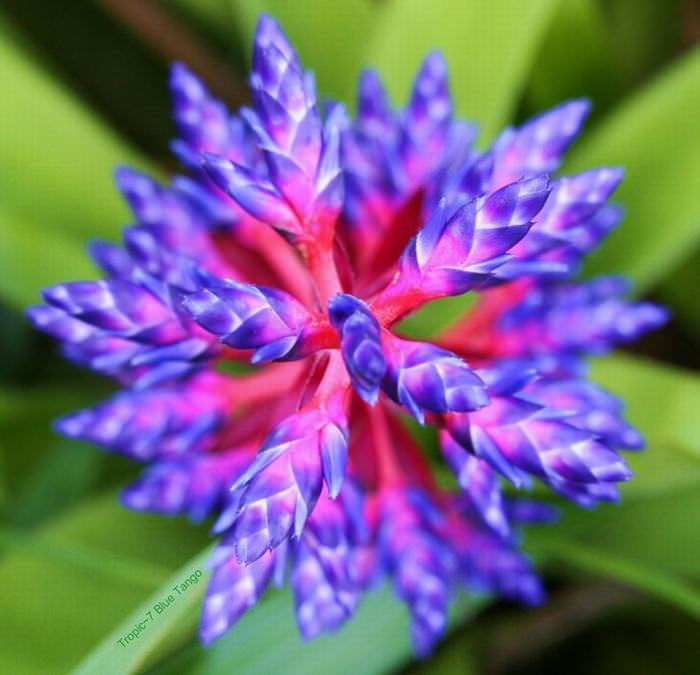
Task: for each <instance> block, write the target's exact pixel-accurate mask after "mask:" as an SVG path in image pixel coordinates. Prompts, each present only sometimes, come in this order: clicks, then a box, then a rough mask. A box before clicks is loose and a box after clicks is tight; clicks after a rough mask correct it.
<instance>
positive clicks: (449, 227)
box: [29, 16, 666, 654]
mask: <svg viewBox="0 0 700 675" xmlns="http://www.w3.org/2000/svg"><path fill="white" fill-rule="evenodd" d="M250 84H251V89H252V94H253V102H254V103H253V106H252V108H244V109H242V110H241V111H240V112H239V113H238V114H235V115H232V114H231V113H229V111H228V110H227V109H226V108H225V106H224V105H223V104H222V103H221V102H220V101H218V100H216V99H215V98H214V97H212V96H211V95H210V94H209V93H208V91H207V90H206V88H205V87H204V85H203V84H202V83H201V82H200V81H199V80H198V79H197V78H196V77H195V76H194V75H193V74H192V73H191V72H190V71H189V70H188V69H187V68H186V67H185V66H182V65H179V64H178V65H175V66H174V67H173V70H172V77H171V89H172V93H173V99H174V114H175V122H176V125H177V128H178V132H179V137H178V139H177V140H176V141H175V142H174V143H173V150H174V152H175V154H176V155H177V157H178V158H179V159H180V160H181V161H182V163H183V164H184V165H185V167H186V168H187V170H188V172H189V174H188V176H186V177H185V176H180V177H176V178H174V179H173V180H172V181H171V183H170V185H168V186H163V185H159V184H157V183H156V182H155V181H153V180H152V179H150V178H149V177H147V176H144V175H141V174H139V173H137V172H135V171H133V170H131V169H126V168H121V169H119V170H118V171H117V176H116V177H117V184H118V186H119V189H120V190H121V191H122V193H123V194H124V197H125V198H126V200H127V202H128V203H129V205H130V207H131V209H132V212H133V217H134V222H135V224H134V225H132V226H130V227H128V228H126V229H125V232H124V246H122V247H120V246H115V245H111V244H104V243H98V244H95V245H93V247H92V255H93V257H94V258H95V261H96V262H97V264H98V265H99V266H100V267H101V268H102V270H103V271H104V279H102V280H101V281H95V282H71V283H63V284H59V285H57V286H54V287H52V288H49V289H47V290H45V291H44V300H45V304H43V305H41V306H37V307H33V308H30V310H29V315H30V317H31V319H32V320H33V321H34V323H35V324H36V326H37V327H39V328H40V329H42V330H44V331H45V332H47V333H49V334H50V335H52V336H54V337H56V338H57V339H59V340H60V341H61V343H62V349H63V353H64V354H65V356H66V357H67V358H69V359H71V360H73V361H75V362H76V363H78V364H80V365H83V366H87V367H89V368H92V369H94V370H96V371H98V372H100V373H104V374H106V375H110V376H112V377H115V378H116V379H117V380H118V381H119V383H120V384H121V386H122V387H123V391H121V392H120V393H118V394H117V395H116V396H115V397H114V398H113V399H112V400H110V401H107V402H105V403H102V404H99V405H97V406H96V407H94V408H92V409H88V410H83V411H79V412H77V413H75V414H72V415H69V416H67V417H65V418H63V419H61V420H59V421H58V423H57V429H58V430H59V431H60V432H61V433H63V434H65V435H67V436H70V437H73V438H79V439H83V440H87V441H91V442H94V443H97V444H100V445H102V446H104V447H105V448H106V449H107V450H108V451H110V452H118V453H121V454H124V455H127V456H129V457H131V458H133V459H136V460H138V461H141V462H144V463H146V464H147V467H146V469H145V472H144V474H143V475H142V477H141V478H140V479H139V480H138V481H137V482H136V483H135V484H133V485H131V486H129V487H127V488H126V490H125V491H124V493H123V496H122V499H123V501H124V503H125V505H127V506H128V507H130V508H134V509H137V510H147V511H156V512H162V513H168V514H174V513H186V514H188V515H190V517H192V518H194V519H197V520H200V519H203V518H206V517H209V516H215V517H216V524H215V527H214V532H215V533H216V534H217V535H221V541H220V544H219V546H218V548H217V551H216V553H215V555H214V557H213V560H212V566H213V569H214V571H213V577H212V580H211V583H210V585H209V589H208V593H207V596H206V599H205V602H204V609H203V617H202V627H201V636H202V639H203V641H204V642H206V643H208V642H210V641H212V640H214V639H216V638H217V637H219V636H220V635H221V634H223V633H224V632H226V631H227V630H229V629H230V628H231V627H232V626H233V625H234V624H235V623H236V621H238V619H239V618H240V617H241V616H242V615H243V614H244V613H245V612H246V611H247V610H248V609H249V608H250V607H252V606H253V605H254V604H255V603H256V602H257V601H258V599H259V598H260V597H261V596H262V594H263V593H264V591H265V589H266V588H267V587H268V586H269V584H270V583H273V582H274V583H282V582H283V581H284V579H285V577H287V575H288V576H289V578H290V582H291V586H292V589H293V592H294V598H295V607H296V615H297V620H298V623H299V627H300V631H301V633H302V635H303V636H304V637H305V638H311V637H314V636H315V635H318V634H319V633H321V632H323V631H333V630H336V629H337V628H338V627H339V626H341V625H342V624H343V623H344V622H345V621H346V620H347V619H348V618H349V617H351V616H352V615H353V613H354V611H355V608H356V607H357V606H358V604H359V602H360V601H361V598H362V595H363V593H364V592H365V591H366V590H367V589H368V588H370V587H371V586H372V585H373V584H374V583H375V582H376V581H377V580H379V579H381V578H382V577H389V578H390V579H391V582H392V584H393V586H394V588H395V591H396V595H397V596H398V597H399V598H400V599H401V600H402V601H403V602H404V603H405V604H406V605H407V607H408V610H409V612H410V615H411V620H412V635H413V639H414V643H415V646H416V650H417V652H418V653H419V654H428V653H429V652H430V651H431V649H432V648H433V646H434V645H435V643H436V641H437V640H439V638H440V636H441V635H442V634H443V632H444V630H445V626H446V623H447V608H448V604H449V601H450V598H451V597H452V596H453V595H454V592H455V591H456V590H457V589H458V588H467V589H474V590H477V591H487V592H491V593H496V594H501V595H503V596H506V597H509V598H513V599H515V600H519V601H521V602H524V603H527V604H533V603H537V602H540V601H541V600H542V598H543V589H542V586H541V584H540V582H539V580H538V578H537V576H536V574H535V573H534V571H533V570H532V568H531V566H530V563H529V561H528V559H527V557H526V556H525V555H524V554H523V553H522V552H521V551H520V550H519V539H518V536H517V532H516V530H517V527H518V525H519V524H520V523H523V522H537V521H542V520H550V519H551V517H552V513H551V509H548V508H547V506H546V505H544V504H540V503H537V502H533V501H530V500H514V499H512V498H511V497H510V496H508V494H507V493H506V492H504V489H503V487H504V482H509V483H511V484H512V485H513V486H514V487H515V488H521V489H522V488H525V489H527V488H529V487H530V486H531V485H532V484H533V481H534V480H538V481H540V482H541V483H544V484H545V485H547V486H549V487H550V488H552V490H554V491H555V492H556V493H558V494H559V495H562V496H563V497H566V498H568V499H570V500H573V501H574V502H576V503H577V504H580V505H581V506H584V507H592V506H594V505H595V504H596V503H597V502H599V501H605V500H616V499H618V498H619V493H618V484H619V483H620V482H622V481H625V480H627V479H629V478H630V477H631V475H632V472H631V471H630V469H629V468H628V466H627V464H626V462H625V460H624V458H623V457H622V455H621V454H620V452H619V451H620V450H636V449H639V448H641V446H642V444H643V442H642V439H641V437H640V435H639V433H638V432H637V431H636V430H635V429H633V428H632V427H631V426H629V425H628V424H627V423H626V422H625V421H624V420H623V417H622V415H623V406H622V403H621V402H620V401H618V400H617V399H616V398H615V397H614V396H613V395H612V394H610V393H608V392H606V391H603V390H602V389H600V388H598V387H597V386H596V385H595V384H593V383H592V382H590V381H589V380H588V379H587V374H586V365H585V360H584V359H585V357H586V355H587V354H600V353H604V352H606V351H608V350H610V349H611V348H613V347H614V346H616V345H617V344H620V343H623V342H625V341H628V340H631V339H633V338H635V337H637V336H638V335H641V334H642V333H644V332H646V331H648V330H650V329H653V328H655V327H657V326H659V325H661V324H663V323H664V321H665V320H666V312H665V310H663V309H662V308H660V307H658V306H656V305H653V304H651V303H647V302H634V301H630V300H627V299H625V297H624V296H625V294H626V292H627V290H628V289H627V284H626V282H625V281H624V280H623V279H620V278H616V277H602V278H598V279H593V280H589V281H585V282H580V281H575V280H574V277H575V275H576V273H577V270H578V267H579V263H580V261H581V259H582V258H583V256H585V254H587V253H588V252H589V251H590V250H591V249H592V248H594V247H595V246H596V245H597V244H598V243H599V242H600V241H601V240H602V238H603V237H604V236H605V235H606V234H607V233H608V232H609V231H610V230H611V229H612V228H614V227H615V226H616V225H617V223H618V222H619V220H620V218H621V211H620V209H619V208H618V207H617V206H615V205H611V204H609V203H608V199H609V198H610V196H611V195H612V193H613V192H614V190H615V188H616V187H617V185H618V183H619V182H620V180H621V179H622V171H621V170H620V169H618V168H607V167H606V168H601V169H592V170H590V171H587V172H584V173H582V174H579V175H576V176H566V177H557V176H556V175H555V174H556V171H557V169H558V167H559V165H560V162H561V159H562V156H563V154H564V152H565V151H566V150H567V148H568V147H569V145H570V144H571V143H572V142H573V140H574V139H575V137H576V136H577V134H578V133H579V131H580V128H581V125H582V124H583V121H584V119H585V117H586V115H587V112H588V104H587V103H586V102H585V101H581V100H579V101H571V102H569V103H565V104H563V105H560V106H559V107H557V108H555V109H553V110H551V111H549V112H547V113H544V114H542V115H540V116H538V117H536V118H534V119H532V120H530V121H528V122H526V123H525V124H523V125H522V126H520V127H517V128H510V129H507V130H506V131H504V132H503V133H502V134H501V135H500V136H499V137H498V138H497V139H496V141H495V142H494V143H493V144H492V145H491V147H490V148H489V149H488V150H486V151H483V152H481V151H478V150H477V149H476V147H475V146H474V144H473V140H474V136H475V132H474V128H473V127H472V126H471V125H469V124H467V123H465V122H463V121H461V120H459V119H458V118H457V117H456V116H455V115H454V112H453V109H452V103H451V98H450V93H449V87H448V83H447V69H446V65H445V63H444V61H443V59H442V57H441V56H440V55H439V54H438V53H431V54H429V55H428V56H427V58H426V59H425V61H424V63H423V65H422V67H421V69H420V71H419V73H418V75H417V77H416V81H415V84H414V87H413V91H412V93H411V96H410V99H409V102H408V104H407V106H406V107H405V108H403V109H401V110H395V109H393V108H392V107H391V105H390V104H389V102H388V98H387V96H386V93H385V92H384V89H383V86H382V84H381V81H380V80H379V78H378V76H377V74H376V73H374V72H373V71H367V72H365V73H364V74H363V75H362V78H361V80H360V85H359V92H358V110H357V115H356V117H355V118H354V119H352V118H351V117H350V116H349V115H348V114H347V113H346V111H345V109H344V108H343V106H341V105H339V104H336V103H331V104H329V105H328V106H326V109H325V114H321V110H320V106H319V104H318V102H317V98H316V90H315V86H314V80H313V77H312V75H311V74H310V73H307V72H305V71H304V70H303V68H302V65H301V63H300V61H299V58H298V56H297V55H296V53H295V51H294V49H293V47H292V46H291V45H290V43H289V42H288V41H287V39H286V38H285V36H284V34H283V33H282V32H281V30H280V28H279V26H278V25H277V24H276V23H275V22H274V21H273V20H272V19H270V18H269V17H267V16H263V17H261V19H260V21H259V24H258V28H257V33H256V37H255V44H254V52H253V70H252V75H251V79H250ZM464 293H474V294H477V295H478V300H477V302H476V304H475V305H474V307H473V309H472V310H471V311H469V312H468V313H467V314H466V315H465V316H464V317H462V318H461V319H459V320H458V321H456V322H455V323H454V324H453V325H452V326H451V327H450V328H449V329H447V330H445V331H443V332H442V333H440V334H438V335H436V336H435V337H434V338H433V339H432V340H431V341H429V342H426V341H417V340H412V339H409V338H408V337H407V336H406V335H403V334H402V333H401V320H402V319H403V318H404V317H406V316H408V315H409V314H412V313H414V312H416V311H418V310H419V309H420V308H421V307H423V306H424V305H426V304H427V303H429V302H431V301H433V300H436V299H439V298H443V297H446V296H451V295H461V294H464ZM244 361H250V362H251V363H252V364H254V365H255V369H254V370H253V371H252V372H247V373H246V374H243V375H238V376H233V375H232V374H231V373H230V372H227V371H226V369H224V368H222V367H221V365H222V364H226V363H227V362H234V363H240V362H244ZM405 415H411V416H413V417H414V418H415V419H416V420H417V421H418V422H419V423H420V424H423V425H431V426H432V427H435V428H436V429H437V430H438V432H439V433H438V435H439V443H440V447H441V449H442V453H443V456H444V460H445V461H446V463H447V464H448V466H449V467H450V469H451V470H452V472H453V473H454V477H455V489H453V490H448V489H444V488H441V487H438V484H437V482H436V481H435V479H434V477H433V473H432V470H431V464H430V461H429V460H428V458H427V457H426V455H425V453H424V452H423V451H422V450H421V448H420V447H419V446H418V445H417V443H416V441H415V440H414V439H413V437H412V436H411V434H410V433H408V431H407V429H406V427H405V425H404V419H403V417H404V416H405Z"/></svg>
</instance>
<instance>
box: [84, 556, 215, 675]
mask: <svg viewBox="0 0 700 675" xmlns="http://www.w3.org/2000/svg"><path fill="white" fill-rule="evenodd" d="M210 555H211V549H210V548H207V549H206V550H204V551H202V552H201V553H199V554H198V555H196V556H195V557H194V558H193V559H192V560H189V561H188V562H187V563H185V565H183V566H182V567H181V568H180V569H179V570H177V572H175V573H174V574H173V575H172V576H171V577H170V578H169V579H168V580H167V581H166V582H165V583H164V584H162V585H161V586H160V587H159V588H158V589H157V590H156V591H155V592H154V593H153V594H152V595H150V596H149V597H148V598H147V599H146V600H145V601H144V602H143V603H141V604H140V605H139V606H138V607H137V608H136V609H135V610H134V611H133V612H132V613H131V614H129V616H127V617H126V618H125V619H124V620H123V621H121V622H120V623H119V625H118V626H117V627H116V628H115V629H114V630H112V631H111V632H110V633H109V635H107V637H106V638H104V640H103V641H102V642H101V643H100V644H99V645H98V647H97V648H96V649H94V650H92V651H91V652H90V654H89V655H88V657H87V658H86V659H85V660H84V661H82V662H81V663H80V665H79V666H78V667H77V668H76V669H75V671H73V672H74V673H75V675H101V674H102V673H113V674H114V675H117V673H133V672H136V670H137V669H139V668H140V667H141V666H143V664H144V662H145V660H146V659H147V658H148V656H149V654H150V653H151V652H152V651H153V650H154V649H155V647H157V645H158V644H159V643H160V642H161V641H163V640H164V639H165V637H166V636H167V635H168V633H169V632H170V631H173V630H175V629H176V627H177V626H178V624H179V622H181V621H182V620H183V619H185V618H186V617H187V615H188V613H190V612H191V611H192V609H193V608H195V607H197V606H198V605H199V601H200V600H201V598H202V596H203V594H204V589H205V587H206V583H207V579H208V573H205V564H206V562H207V560H208V558H209V556H210ZM197 572H201V576H197V575H196V573H197ZM192 577H194V579H195V585H193V586H190V587H189V588H187V589H186V590H185V591H182V592H178V591H175V590H174V587H176V586H177V585H178V584H181V583H182V582H184V581H186V580H188V579H189V578H192ZM169 598H172V600H170V603H171V604H169V605H168V606H166V607H165V608H164V609H162V610H161V612H160V613H158V611H157V609H156V604H157V603H161V602H163V601H166V602H167V601H168V599H169ZM139 624H140V625H141V626H143V627H144V628H143V631H142V632H140V633H139V634H138V635H136V636H135V637H134V638H133V639H132V640H131V641H127V640H126V636H127V635H129V634H130V633H131V632H132V631H133V630H134V627H135V626H137V625H139Z"/></svg>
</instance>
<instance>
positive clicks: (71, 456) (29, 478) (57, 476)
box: [0, 383, 106, 525]
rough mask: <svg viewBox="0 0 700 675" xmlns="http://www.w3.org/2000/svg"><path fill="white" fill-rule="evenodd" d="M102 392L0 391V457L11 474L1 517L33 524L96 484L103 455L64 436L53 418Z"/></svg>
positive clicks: (87, 389)
mask: <svg viewBox="0 0 700 675" xmlns="http://www.w3.org/2000/svg"><path fill="white" fill-rule="evenodd" d="M102 393H103V390H102V389H100V388H97V387H95V386H86V385H83V384H78V383H74V386H73V387H71V388H70V389H69V390H68V391H65V388H63V387H58V386H42V387H31V388H29V387H27V388H24V389H19V388H18V389H4V390H3V389H0V428H2V430H3V434H2V441H3V442H2V447H0V456H2V461H3V465H4V467H5V470H6V471H7V473H8V475H10V476H11V477H12V483H11V485H10V490H9V496H10V499H8V501H7V503H6V505H5V508H4V509H3V516H4V517H5V518H7V519H8V520H9V521H11V522H13V523H17V524H22V525H28V524H31V523H34V522H36V521H37V520H38V519H39V518H41V517H42V516H44V515H55V514H56V513H57V511H58V510H59V509H60V508H63V507H64V506H66V505H68V504H70V503H71V502H72V501H75V500H76V499H78V498H79V497H80V495H81V494H85V493H86V492H87V491H88V489H89V488H90V487H91V486H93V485H94V483H95V480H96V478H97V470H98V468H99V467H100V465H101V463H102V461H103V460H104V459H105V458H106V456H105V453H99V452H96V451H95V450H94V448H91V447H89V446H87V445H83V444H80V443H77V442H70V441H67V440H65V439H62V438H61V437H60V436H58V435H56V433H55V432H54V431H53V429H52V422H53V420H54V419H55V418H56V417H57V416H59V415H61V414H65V413H67V412H69V411H71V410H72V409H75V408H79V407H82V406H85V405H88V404H90V403H92V402H94V401H95V400H96V399H97V398H98V397H99V396H100V395H101V394H102ZM64 465H65V466H64Z"/></svg>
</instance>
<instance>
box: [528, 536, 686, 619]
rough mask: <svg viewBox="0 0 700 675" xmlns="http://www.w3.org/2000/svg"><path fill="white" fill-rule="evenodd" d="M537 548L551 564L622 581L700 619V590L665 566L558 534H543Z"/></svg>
mask: <svg viewBox="0 0 700 675" xmlns="http://www.w3.org/2000/svg"><path fill="white" fill-rule="evenodd" d="M536 552H537V553H539V554H540V555H542V554H544V555H545V556H546V557H547V559H548V561H549V563H550V565H551V563H552V562H560V563H564V564H565V565H567V566H573V567H575V568H578V569H580V570H582V571H584V572H587V573H590V574H593V575H595V576H603V577H606V578H608V579H614V580H617V581H620V582H622V583H624V584H626V585H628V586H631V587H633V588H636V589H638V590H640V591H645V592H647V593H649V594H650V595H653V596H656V597H657V598H659V599H660V600H663V601H665V602H668V603H669V604H671V605H673V606H675V607H677V608H678V609H680V610H682V611H684V612H687V613H688V614H689V615H690V616H691V617H694V618H696V619H700V591H698V590H697V589H696V588H695V586H694V585H693V584H691V583H689V582H687V581H685V580H683V579H682V578H679V577H676V576H674V575H672V574H668V573H666V572H664V571H662V570H661V569H656V568H654V567H651V566H649V565H646V564H644V563H641V562H639V561H638V560H634V559H631V560H630V559H627V558H624V557H621V556H619V555H617V554H611V553H610V552H608V551H607V550H605V549H603V548H600V547H596V548H593V547H587V546H585V545H582V544H581V543H580V542H568V541H566V540H562V538H558V537H555V536H552V537H547V536H541V537H540V538H539V539H538V545H537V546H536Z"/></svg>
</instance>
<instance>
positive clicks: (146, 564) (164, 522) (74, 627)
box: [0, 494, 208, 675]
mask: <svg viewBox="0 0 700 675" xmlns="http://www.w3.org/2000/svg"><path fill="white" fill-rule="evenodd" d="M207 540H208V537H207V535H206V532H204V531H203V530H202V529H201V528H194V527H192V526H191V525H190V524H188V523H185V522H184V521H183V520H182V519H177V520H175V519H167V518H163V517H161V516H154V515H147V514H141V513H132V512H130V511H127V510H125V509H123V508H122V507H121V506H120V505H119V503H118V501H117V498H116V496H115V495H114V494H109V495H107V496H105V497H102V498H100V499H98V500H95V501H89V502H87V503H86V504H83V505H81V506H79V507H77V508H75V509H72V510H71V511H68V512H66V514H65V515H62V516H61V517H59V518H58V519H56V520H55V521H54V522H52V523H50V524H48V525H46V526H44V527H42V528H40V529H39V530H37V531H36V532H24V531H18V530H3V532H2V535H1V537H0V542H1V543H2V547H3V549H5V555H4V557H3V558H2V559H0V577H1V578H2V579H3V583H2V585H0V606H2V608H3V612H2V614H1V615H0V635H2V636H3V648H2V649H1V650H0V672H7V673H22V674H23V675H25V674H26V675H31V674H33V673H46V672H65V671H66V670H67V669H68V668H69V667H71V666H72V665H74V664H75V663H77V662H78V660H79V659H80V658H81V657H82V656H83V655H84V654H85V653H86V652H87V651H88V649H89V648H90V647H92V646H93V645H94V644H95V643H97V642H98V640H100V639H101V638H103V637H104V635H105V634H106V633H107V632H108V631H109V630H111V629H112V628H113V627H114V626H115V624H116V623H117V622H118V621H120V620H121V619H123V618H124V616H126V615H127V614H128V613H129V612H130V611H132V610H133V609H134V607H136V606H137V605H138V604H139V603H140V602H142V601H143V599H144V597H145V594H146V593H148V592H150V591H152V590H153V589H155V588H156V587H158V585H159V584H160V583H162V582H163V581H164V580H166V579H167V578H168V576H169V575H170V574H171V573H172V571H173V570H175V569H177V568H178V567H179V566H181V565H182V564H183V562H184V561H186V560H187V559H188V558H190V557H191V556H192V555H194V553H195V552H196V551H199V550H202V548H203V546H204V544H205V543H206V541H207ZM27 635H31V636H32V639H31V640H27V637H26V636H27Z"/></svg>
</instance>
